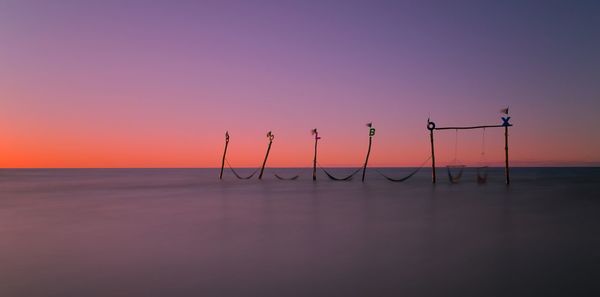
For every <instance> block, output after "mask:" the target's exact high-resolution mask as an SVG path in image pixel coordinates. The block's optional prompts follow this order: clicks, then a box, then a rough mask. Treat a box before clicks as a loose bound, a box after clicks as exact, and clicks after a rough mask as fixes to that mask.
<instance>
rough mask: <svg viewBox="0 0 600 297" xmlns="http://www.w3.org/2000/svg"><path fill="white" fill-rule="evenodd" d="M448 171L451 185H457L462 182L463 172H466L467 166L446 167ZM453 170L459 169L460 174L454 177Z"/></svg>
mask: <svg viewBox="0 0 600 297" xmlns="http://www.w3.org/2000/svg"><path fill="white" fill-rule="evenodd" d="M446 169H447V170H448V179H449V180H450V182H451V183H453V184H456V183H458V182H459V181H460V178H461V177H462V175H463V171H464V170H465V165H453V166H446ZM452 169H458V174H456V175H453V174H452Z"/></svg>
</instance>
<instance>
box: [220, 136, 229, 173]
mask: <svg viewBox="0 0 600 297" xmlns="http://www.w3.org/2000/svg"><path fill="white" fill-rule="evenodd" d="M227 145H229V131H225V150H224V151H223V159H222V160H221V173H220V174H219V179H223V168H224V167H225V156H226V155H227Z"/></svg>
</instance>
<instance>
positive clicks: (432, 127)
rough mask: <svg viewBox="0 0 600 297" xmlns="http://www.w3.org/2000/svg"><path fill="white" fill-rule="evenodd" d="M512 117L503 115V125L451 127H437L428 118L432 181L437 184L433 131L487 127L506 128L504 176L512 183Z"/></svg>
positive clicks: (508, 182) (507, 182) (507, 181)
mask: <svg viewBox="0 0 600 297" xmlns="http://www.w3.org/2000/svg"><path fill="white" fill-rule="evenodd" d="M509 120H510V117H509V116H507V117H502V124H501V125H479V126H450V127H436V126H435V123H434V122H432V121H431V120H430V119H427V130H429V137H430V140H431V171H432V173H431V181H432V183H434V184H435V182H436V174H435V146H434V142H433V131H436V130H456V131H458V130H473V129H486V128H504V177H505V179H506V184H507V185H509V184H510V167H509V164H508V128H509V127H512V124H511V123H509V122H508V121H509Z"/></svg>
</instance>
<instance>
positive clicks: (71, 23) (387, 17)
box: [0, 0, 600, 167]
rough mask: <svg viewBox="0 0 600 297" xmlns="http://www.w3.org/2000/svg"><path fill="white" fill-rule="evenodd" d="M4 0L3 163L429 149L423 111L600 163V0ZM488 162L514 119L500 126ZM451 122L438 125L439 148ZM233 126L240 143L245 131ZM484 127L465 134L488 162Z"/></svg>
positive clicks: (302, 160) (386, 155) (421, 153)
mask: <svg viewBox="0 0 600 297" xmlns="http://www.w3.org/2000/svg"><path fill="white" fill-rule="evenodd" d="M148 2H151V1H125V0H124V1H64V0H56V1H27V0H18V1H12V0H2V1H0V142H1V143H2V145H1V146H0V162H1V163H0V166H2V167H88V166H91V167H121V166H136V167H143V166H216V165H217V164H218V162H219V157H218V156H219V154H220V151H221V149H222V145H223V144H222V142H223V133H224V131H225V130H229V131H230V133H231V134H232V151H231V154H232V155H231V156H230V158H231V159H232V160H236V161H237V162H236V163H237V164H236V165H238V166H254V165H256V163H258V162H259V161H260V157H261V155H262V154H263V151H264V148H265V146H266V138H265V137H264V134H265V133H266V131H268V130H273V131H274V132H275V134H276V135H277V139H276V147H274V151H273V155H272V165H274V166H310V160H311V157H312V156H311V153H312V152H311V150H310V146H311V141H310V134H309V130H310V129H312V128H315V127H318V128H319V130H320V131H321V134H322V136H323V142H322V146H321V149H322V154H321V158H322V159H321V162H322V163H324V164H328V165H355V164H359V163H360V161H361V158H362V155H363V154H364V150H365V140H366V139H365V138H366V133H367V132H366V128H365V127H364V123H366V122H368V121H373V122H374V123H375V126H376V127H377V129H378V130H377V136H376V143H375V147H374V152H373V156H372V162H373V164H374V165H386V166H388V165H389V166H392V165H416V164H419V163H421V161H422V160H423V158H425V157H426V156H427V154H428V146H427V131H426V130H425V123H426V120H427V117H428V116H431V118H432V119H433V120H434V121H436V122H437V123H438V125H439V126H440V125H469V124H480V123H483V124H500V119H499V117H500V114H499V113H498V110H499V109H500V108H502V107H504V106H505V105H510V107H511V116H512V117H513V123H514V124H515V127H514V128H513V129H512V132H511V145H512V147H511V150H512V156H513V160H514V162H515V164H516V165H519V164H523V165H536V164H545V165H548V164H550V165H552V164H554V165H564V164H568V165H569V164H570V165H581V164H599V163H600V137H599V136H598V135H600V133H599V132H600V129H599V128H598V127H597V114H598V112H599V111H600V83H599V82H598V81H599V79H600V54H599V53H600V4H598V2H595V1H411V2H402V1H385V2H383V1H152V2H153V3H152V4H150V3H148ZM487 132H488V133H486V136H487V137H486V147H487V148H488V149H489V152H486V154H487V156H488V158H489V159H490V160H489V162H492V163H494V162H499V161H501V160H502V152H503V151H502V138H501V131H487ZM455 137H456V135H455V134H454V132H448V133H446V134H445V135H440V136H439V139H440V140H439V150H440V152H439V154H440V161H441V163H444V162H445V161H446V162H449V161H450V160H451V159H453V158H454V141H455ZM233 141H234V142H233ZM480 149H481V133H479V132H473V133H470V132H467V133H464V134H463V133H461V134H460V135H459V150H460V152H459V154H460V155H459V156H458V157H457V158H459V159H461V161H464V162H467V163H469V162H470V163H475V162H478V161H480Z"/></svg>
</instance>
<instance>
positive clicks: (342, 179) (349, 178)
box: [319, 164, 362, 181]
mask: <svg viewBox="0 0 600 297" xmlns="http://www.w3.org/2000/svg"><path fill="white" fill-rule="evenodd" d="M319 169H321V170H323V172H324V173H325V175H327V177H329V179H331V180H335V181H349V180H351V179H352V178H353V177H354V176H355V175H356V174H357V173H358V172H360V171H361V170H362V168H358V169H356V170H354V171H353V172H352V173H350V175H348V176H345V177H336V176H334V175H333V174H331V173H330V172H328V171H327V170H326V169H325V168H323V167H322V166H321V164H319Z"/></svg>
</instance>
